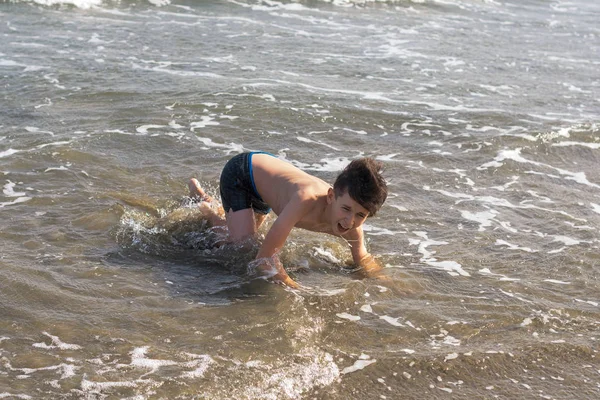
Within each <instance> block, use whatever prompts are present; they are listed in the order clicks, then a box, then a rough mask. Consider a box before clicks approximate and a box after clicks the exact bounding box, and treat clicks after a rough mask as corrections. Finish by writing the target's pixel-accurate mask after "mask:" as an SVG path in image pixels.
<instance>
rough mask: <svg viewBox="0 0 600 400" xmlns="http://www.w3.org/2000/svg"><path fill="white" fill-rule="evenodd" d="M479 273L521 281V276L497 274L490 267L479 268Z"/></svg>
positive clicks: (505, 279) (506, 279) (501, 278)
mask: <svg viewBox="0 0 600 400" xmlns="http://www.w3.org/2000/svg"><path fill="white" fill-rule="evenodd" d="M479 273H480V274H481V275H490V276H499V277H500V280H501V281H520V280H521V279H519V278H509V277H507V276H506V275H502V274H495V273H493V272H492V271H490V269H489V268H482V269H480V270H479Z"/></svg>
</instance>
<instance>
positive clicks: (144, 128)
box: [135, 125, 166, 135]
mask: <svg viewBox="0 0 600 400" xmlns="http://www.w3.org/2000/svg"><path fill="white" fill-rule="evenodd" d="M161 128H166V127H165V126H164V125H142V126H138V127H137V128H136V129H135V131H136V132H137V133H141V134H142V135H147V134H148V129H161Z"/></svg>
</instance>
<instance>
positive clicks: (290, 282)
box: [271, 274, 300, 289]
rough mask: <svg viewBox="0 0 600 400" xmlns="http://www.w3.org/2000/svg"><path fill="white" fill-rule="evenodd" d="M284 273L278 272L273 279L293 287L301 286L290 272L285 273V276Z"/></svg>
mask: <svg viewBox="0 0 600 400" xmlns="http://www.w3.org/2000/svg"><path fill="white" fill-rule="evenodd" d="M282 275H283V274H277V275H275V276H274V277H273V278H271V279H273V281H274V282H277V283H283V284H284V285H286V286H289V287H291V288H292V289H299V288H300V285H299V284H298V282H296V281H295V280H293V279H292V278H290V276H289V275H288V274H285V276H282Z"/></svg>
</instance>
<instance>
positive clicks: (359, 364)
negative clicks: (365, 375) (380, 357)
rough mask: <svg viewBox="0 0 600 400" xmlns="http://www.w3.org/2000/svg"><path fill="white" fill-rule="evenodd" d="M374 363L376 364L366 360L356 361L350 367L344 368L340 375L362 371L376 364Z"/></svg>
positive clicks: (374, 361)
mask: <svg viewBox="0 0 600 400" xmlns="http://www.w3.org/2000/svg"><path fill="white" fill-rule="evenodd" d="M376 362H377V360H368V359H362V360H356V361H355V362H354V364H353V365H352V366H350V367H346V368H344V369H343V370H342V374H344V375H345V374H349V373H351V372H355V371H358V370H361V369H363V368H365V367H367V366H369V365H371V364H373V363H376Z"/></svg>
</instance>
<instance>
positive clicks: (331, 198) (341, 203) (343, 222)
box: [327, 188, 369, 236]
mask: <svg viewBox="0 0 600 400" xmlns="http://www.w3.org/2000/svg"><path fill="white" fill-rule="evenodd" d="M327 202H328V203H329V204H331V212H332V215H331V224H332V229H333V233H334V234H336V235H340V236H341V235H344V234H345V233H348V231H349V230H350V229H352V228H358V227H359V226H361V225H362V224H363V222H365V220H366V219H367V217H368V216H369V211H367V209H366V208H364V207H363V206H361V205H360V203H358V202H356V201H355V200H354V199H353V198H352V197H350V195H349V194H348V191H345V192H344V194H343V195H341V196H337V197H336V196H335V192H334V191H333V189H331V188H330V189H329V191H328V192H327Z"/></svg>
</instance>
